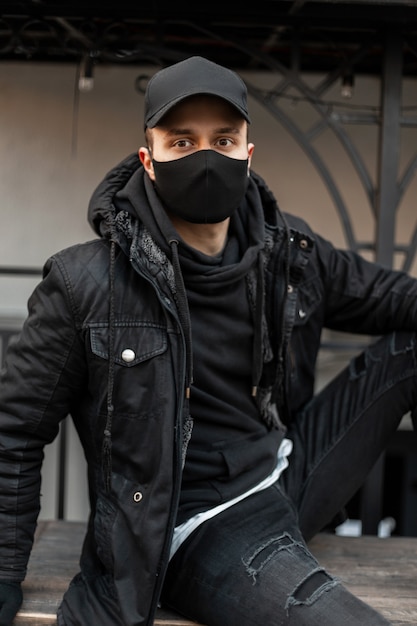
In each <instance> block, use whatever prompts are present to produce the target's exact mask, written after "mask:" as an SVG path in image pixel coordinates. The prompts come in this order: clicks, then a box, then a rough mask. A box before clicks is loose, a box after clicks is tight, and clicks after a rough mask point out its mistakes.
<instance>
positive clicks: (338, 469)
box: [162, 333, 417, 626]
mask: <svg viewBox="0 0 417 626" xmlns="http://www.w3.org/2000/svg"><path fill="white" fill-rule="evenodd" d="M415 343H416V337H415V336H414V334H411V333H394V334H392V335H389V336H386V337H384V338H382V339H380V340H379V341H377V342H376V343H375V344H372V345H371V346H370V347H369V348H367V349H366V350H365V352H364V353H362V354H361V355H360V356H358V357H357V358H355V359H353V360H352V362H351V363H350V365H349V366H348V367H347V368H346V369H345V370H344V371H343V372H342V373H341V374H340V375H339V376H337V378H336V379H335V380H334V381H332V382H331V383H330V384H329V385H328V386H327V387H326V388H325V389H324V390H322V391H321V392H320V393H319V394H317V395H316V396H315V397H314V398H313V399H312V400H311V402H310V403H309V404H308V406H306V407H305V408H304V410H303V411H302V413H300V414H299V415H298V416H297V418H296V420H294V423H293V424H292V426H291V428H290V429H289V431H288V434H287V437H288V438H289V439H292V441H293V444H294V448H293V451H292V453H291V456H290V465H289V467H288V468H287V469H286V470H285V471H284V473H283V475H282V476H281V478H280V479H279V481H278V482H277V483H276V484H275V485H273V486H272V487H270V488H268V489H266V490H264V491H262V492H259V493H257V494H255V495H252V496H250V497H248V498H246V499H245V500H243V501H241V502H240V503H238V504H236V505H235V506H233V507H231V508H230V509H227V510H226V511H223V512H222V513H221V514H220V515H218V516H217V517H214V518H213V519H211V520H208V521H206V522H204V523H203V524H202V525H201V526H200V527H199V528H197V529H196V530H195V531H194V532H193V533H192V534H191V536H190V537H189V538H188V539H187V540H186V541H185V543H184V544H183V545H182V546H181V547H180V549H179V550H178V552H177V553H176V554H175V555H174V557H173V559H172V561H171V563H170V566H169V568H168V573H167V577H166V580H165V584H164V590H163V596H162V599H163V602H164V603H165V604H166V605H168V606H171V607H173V608H174V609H176V610H177V611H179V612H181V613H183V614H184V615H186V616H188V617H190V618H192V619H195V620H197V621H199V622H200V623H201V624H206V625H207V626H255V625H256V626H278V625H288V626H307V625H309V626H354V625H355V626H363V625H364V624H366V626H379V625H381V626H382V625H383V624H385V625H386V624H389V622H388V621H387V620H386V619H385V618H384V617H382V616H381V615H380V614H379V613H377V612H376V611H374V610H373V609H372V608H371V607H369V606H367V605H366V604H364V603H363V602H361V601H360V600H359V599H357V598H356V597H354V596H353V595H352V594H351V593H350V592H349V591H348V590H347V589H346V588H344V587H343V585H342V584H341V583H340V582H338V581H337V580H335V579H334V578H333V577H332V576H331V573H327V572H326V571H324V570H323V568H321V567H320V565H319V563H317V561H316V559H315V558H314V557H313V556H312V555H311V553H310V552H309V550H308V547H307V544H306V541H308V540H309V539H311V538H312V537H313V536H314V534H316V533H317V532H319V531H320V530H321V529H322V528H323V527H325V526H326V525H327V524H328V523H329V522H330V521H331V520H332V519H333V517H334V516H335V515H336V514H337V512H338V511H340V509H341V508H342V507H343V505H344V504H346V502H347V501H348V500H349V499H350V498H351V496H352V495H353V494H354V493H355V492H356V491H357V489H358V488H359V487H360V486H361V484H362V483H363V481H364V479H365V477H366V475H367V473H368V472H369V470H370V469H371V468H372V466H373V464H374V463H375V461H376V460H377V459H378V457H379V455H380V453H381V451H382V450H384V448H385V446H386V444H387V442H388V441H389V439H390V437H391V436H392V433H393V432H394V431H395V430H396V428H397V426H398V424H399V422H400V420H401V418H402V416H403V415H404V414H405V413H407V412H408V411H410V410H411V411H413V410H414V409H415V408H416V407H417V363H416V346H415Z"/></svg>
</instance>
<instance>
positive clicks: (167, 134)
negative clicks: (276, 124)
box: [139, 95, 254, 180]
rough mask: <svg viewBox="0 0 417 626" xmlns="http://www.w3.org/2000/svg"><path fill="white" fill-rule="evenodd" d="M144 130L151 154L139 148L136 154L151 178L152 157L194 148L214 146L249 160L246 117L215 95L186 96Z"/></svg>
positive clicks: (180, 154)
mask: <svg viewBox="0 0 417 626" xmlns="http://www.w3.org/2000/svg"><path fill="white" fill-rule="evenodd" d="M147 133H148V137H149V139H150V148H151V150H152V154H150V153H149V152H148V151H147V150H146V148H141V149H140V150H139V156H140V159H141V161H142V163H143V165H144V167H145V170H146V171H147V173H148V175H149V176H150V178H151V179H152V180H155V174H154V171H153V167H152V158H154V159H155V160H156V161H173V160H175V159H180V158H182V157H185V156H188V155H190V154H193V153H194V152H197V151H198V150H216V151H217V152H220V153H221V154H223V155H225V156H228V157H231V158H234V159H242V160H244V159H249V164H250V158H251V155H252V152H253V148H254V146H253V144H248V142H247V122H246V120H244V119H243V117H242V116H241V115H239V113H238V112H237V111H236V109H235V108H234V107H233V106H232V105H231V104H229V103H228V102H226V101H225V100H223V99H222V98H218V97H216V96H205V95H201V96H200V95H199V96H191V97H190V98H187V99H186V100H184V101H183V102H181V103H180V104H178V105H177V106H175V107H174V108H173V109H172V110H171V111H170V112H169V113H168V114H167V115H165V117H164V118H163V119H162V121H161V123H160V124H159V125H158V126H157V127H155V128H152V129H148V131H147Z"/></svg>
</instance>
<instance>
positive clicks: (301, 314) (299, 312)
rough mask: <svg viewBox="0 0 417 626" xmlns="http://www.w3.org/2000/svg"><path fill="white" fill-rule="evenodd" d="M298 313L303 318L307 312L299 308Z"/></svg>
mask: <svg viewBox="0 0 417 626" xmlns="http://www.w3.org/2000/svg"><path fill="white" fill-rule="evenodd" d="M298 315H299V316H300V317H301V319H304V318H305V316H306V315H307V313H306V312H305V311H303V309H300V310H299V311H298Z"/></svg>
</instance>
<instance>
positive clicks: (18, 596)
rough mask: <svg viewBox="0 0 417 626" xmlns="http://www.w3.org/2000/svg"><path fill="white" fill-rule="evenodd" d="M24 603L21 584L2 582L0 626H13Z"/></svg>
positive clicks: (0, 587)
mask: <svg viewBox="0 0 417 626" xmlns="http://www.w3.org/2000/svg"><path fill="white" fill-rule="evenodd" d="M22 601H23V594H22V588H21V586H20V583H12V582H6V581H3V580H0V626H11V623H12V622H13V619H14V617H15V615H16V613H17V612H18V610H19V609H20V607H21V605H22Z"/></svg>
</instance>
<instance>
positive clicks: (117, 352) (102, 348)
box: [90, 324, 167, 367]
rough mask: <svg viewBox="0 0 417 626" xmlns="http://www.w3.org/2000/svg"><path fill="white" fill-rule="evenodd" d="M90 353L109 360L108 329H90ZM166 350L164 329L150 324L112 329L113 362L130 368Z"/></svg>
mask: <svg viewBox="0 0 417 626" xmlns="http://www.w3.org/2000/svg"><path fill="white" fill-rule="evenodd" d="M90 342H91V351H92V352H93V354H95V355H96V356H99V357H101V358H103V359H108V358H109V328H108V326H106V327H100V328H91V329H90ZM166 349H167V333H166V329H165V328H161V327H160V326H153V325H152V324H139V325H135V326H116V327H115V328H114V361H115V363H118V364H119V365H124V366H125V367H132V366H133V365H137V364H138V363H141V362H142V361H147V360H148V359H151V358H153V357H155V356H157V355H158V354H162V353H163V352H165V350H166Z"/></svg>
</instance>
